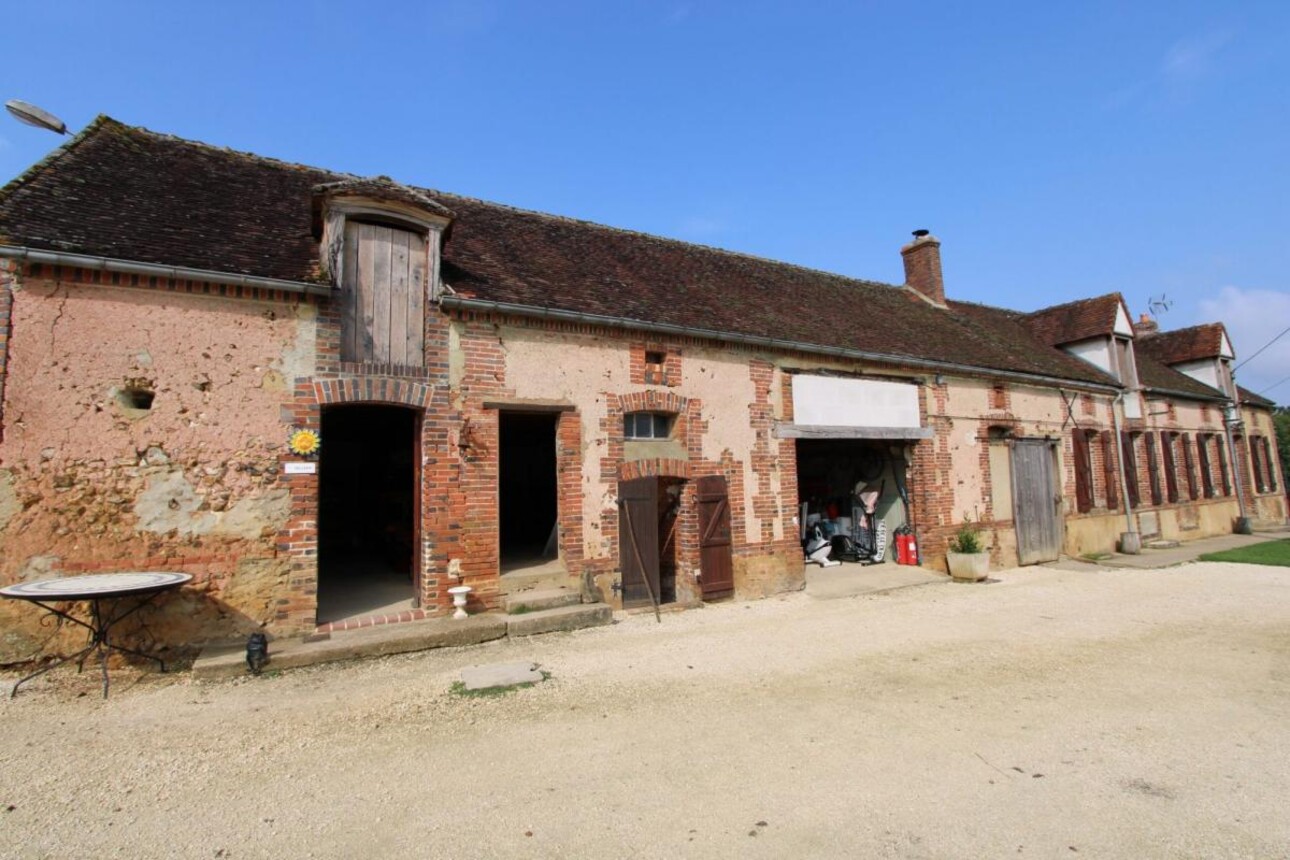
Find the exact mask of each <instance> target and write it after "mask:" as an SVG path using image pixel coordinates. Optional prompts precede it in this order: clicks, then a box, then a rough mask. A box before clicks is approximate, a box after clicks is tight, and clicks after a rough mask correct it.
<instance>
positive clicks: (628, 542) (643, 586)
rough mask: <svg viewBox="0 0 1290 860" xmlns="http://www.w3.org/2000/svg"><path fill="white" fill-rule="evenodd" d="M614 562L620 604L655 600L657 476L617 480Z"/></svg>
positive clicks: (643, 603)
mask: <svg viewBox="0 0 1290 860" xmlns="http://www.w3.org/2000/svg"><path fill="white" fill-rule="evenodd" d="M618 566H619V569H620V570H621V572H622V577H623V579H622V586H623V606H624V607H632V606H650V605H652V604H653V603H654V602H655V601H657V600H658V593H659V575H658V478H637V479H636V480H634V481H619V483H618Z"/></svg>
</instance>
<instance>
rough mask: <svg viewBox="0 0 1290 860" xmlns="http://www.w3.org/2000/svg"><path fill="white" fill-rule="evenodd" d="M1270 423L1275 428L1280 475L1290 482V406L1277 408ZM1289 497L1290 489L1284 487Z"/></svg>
mask: <svg viewBox="0 0 1290 860" xmlns="http://www.w3.org/2000/svg"><path fill="white" fill-rule="evenodd" d="M1272 423H1273V424H1275V425H1276V428H1277V450H1278V451H1280V452H1281V474H1282V475H1283V476H1284V477H1285V479H1286V480H1288V481H1290V406H1279V407H1277V411H1276V412H1273V413H1272ZM1285 490H1286V495H1290V487H1286V488H1285Z"/></svg>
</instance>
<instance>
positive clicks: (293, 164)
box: [87, 115, 416, 188]
mask: <svg viewBox="0 0 1290 860" xmlns="http://www.w3.org/2000/svg"><path fill="white" fill-rule="evenodd" d="M101 118H102V119H106V120H108V121H109V122H112V123H115V124H117V125H119V126H120V127H121V128H123V129H125V130H126V131H130V132H136V133H139V134H143V135H146V136H148V137H151V138H153V139H155V140H164V141H168V142H171V143H182V144H187V145H188V146H195V147H199V148H201V149H206V150H209V151H211V152H217V153H221V154H223V155H236V156H238V157H240V158H245V159H247V160H249V161H255V162H259V163H261V164H267V165H272V166H274V167H286V168H290V169H292V170H301V171H308V172H310V173H322V174H326V175H327V176H331V177H335V178H334V179H333V180H330V181H343V180H346V179H376V178H378V177H373V176H362V175H359V174H357V173H348V172H346V171H343V170H331V169H330V168H326V167H318V166H317V165H313V164H303V163H301V162H299V161H286V160H284V159H281V158H273V157H272V156H269V155H260V154H259V153H258V152H249V151H247V150H243V149H234V148H233V147H231V146H218V145H216V144H213V143H206V142H205V141H202V140H193V139H192V138H188V137H180V136H179V135H176V134H167V133H166V132H162V131H153V130H152V129H150V128H147V127H146V126H142V125H128V124H126V123H123V122H121V121H120V120H115V119H112V118H111V117H109V116H106V115H104V116H102V117H101ZM87 130H88V128H87ZM384 178H385V179H389V178H390V177H388V176H386V177H384ZM391 181H395V180H391ZM399 184H403V183H399ZM405 187H408V188H414V187H416V186H412V185H408V186H405Z"/></svg>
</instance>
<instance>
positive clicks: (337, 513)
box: [318, 405, 419, 624]
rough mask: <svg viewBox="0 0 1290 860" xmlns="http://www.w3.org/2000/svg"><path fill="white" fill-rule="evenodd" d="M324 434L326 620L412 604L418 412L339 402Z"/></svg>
mask: <svg viewBox="0 0 1290 860" xmlns="http://www.w3.org/2000/svg"><path fill="white" fill-rule="evenodd" d="M321 435H322V440H323V442H322V453H321V462H320V464H319V470H318V471H319V476H318V477H319V505H318V536H319V538H318V542H319V546H318V623H319V624H323V623H326V622H329V621H338V620H340V619H343V618H352V617H355V616H363V615H370V614H374V613H378V612H389V611H399V610H402V609H409V608H412V607H413V606H414V601H415V599H416V589H415V582H414V578H415V564H414V562H415V558H414V547H415V545H416V485H417V469H416V462H417V451H418V448H419V445H418V434H417V414H416V413H415V412H413V411H412V410H410V409H404V408H402V407H397V406H372V405H361V406H336V407H332V408H330V409H326V410H324V411H323V416H322V434H321Z"/></svg>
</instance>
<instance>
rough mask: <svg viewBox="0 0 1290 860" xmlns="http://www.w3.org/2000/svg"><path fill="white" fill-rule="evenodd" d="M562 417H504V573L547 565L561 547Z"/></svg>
mask: <svg viewBox="0 0 1290 860" xmlns="http://www.w3.org/2000/svg"><path fill="white" fill-rule="evenodd" d="M556 417H557V416H556V415H553V414H544V413H530V412H503V413H501V414H500V415H499V416H498V425H499V427H498V449H499V450H498V479H497V485H498V486H497V495H498V518H499V520H500V522H499V526H498V538H499V543H500V547H499V548H500V553H501V563H502V569H503V571H509V570H516V569H518V568H529V567H535V566H538V565H542V564H546V563H548V562H550V561H552V560H554V559H555V558H556V557H557V555H558V547H557V546H556V532H555V523H556V511H557V501H556V464H555V422H556Z"/></svg>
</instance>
